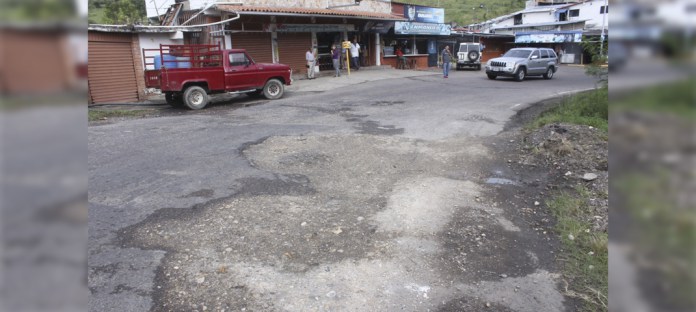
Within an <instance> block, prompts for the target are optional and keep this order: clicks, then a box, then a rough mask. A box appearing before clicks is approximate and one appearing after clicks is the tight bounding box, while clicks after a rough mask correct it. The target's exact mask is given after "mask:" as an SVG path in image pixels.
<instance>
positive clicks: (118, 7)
mask: <svg viewBox="0 0 696 312" xmlns="http://www.w3.org/2000/svg"><path fill="white" fill-rule="evenodd" d="M145 15H146V13H145V1H142V0H140V1H139V0H113V1H111V2H110V3H108V4H107V5H106V8H105V11H104V21H105V22H106V23H109V24H135V23H141V22H142V21H143V20H144V18H145Z"/></svg>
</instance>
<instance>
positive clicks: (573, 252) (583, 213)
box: [546, 187, 609, 311]
mask: <svg viewBox="0 0 696 312" xmlns="http://www.w3.org/2000/svg"><path fill="white" fill-rule="evenodd" d="M589 199H590V193H589V192H588V191H587V190H586V189H585V188H584V187H578V188H576V190H575V192H563V193H560V194H558V195H556V196H555V197H553V198H552V199H551V200H549V201H548V202H547V203H546V204H547V205H548V207H549V208H550V209H551V211H552V213H553V215H554V216H555V217H556V220H557V223H556V227H555V231H556V232H557V233H558V234H559V235H560V237H561V243H562V245H563V250H562V251H561V253H560V255H559V257H560V259H561V261H562V262H563V277H564V284H563V286H564V291H565V295H566V296H569V297H573V298H578V299H580V300H582V301H583V302H584V305H583V307H582V308H581V309H580V310H579V311H607V304H608V302H607V301H608V300H607V294H608V288H609V286H608V280H609V277H608V274H609V268H608V260H609V252H608V248H607V244H608V242H609V236H608V234H607V233H605V232H594V231H592V230H591V228H592V224H591V223H590V222H589V220H592V218H593V215H592V212H591V210H590V208H589V205H588V204H587V203H588V201H589Z"/></svg>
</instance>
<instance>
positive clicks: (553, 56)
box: [548, 50, 558, 58]
mask: <svg viewBox="0 0 696 312" xmlns="http://www.w3.org/2000/svg"><path fill="white" fill-rule="evenodd" d="M548 51H549V57H550V58H557V57H558V56H556V52H554V51H553V50H548Z"/></svg>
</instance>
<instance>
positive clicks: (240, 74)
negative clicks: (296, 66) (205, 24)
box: [143, 45, 292, 109]
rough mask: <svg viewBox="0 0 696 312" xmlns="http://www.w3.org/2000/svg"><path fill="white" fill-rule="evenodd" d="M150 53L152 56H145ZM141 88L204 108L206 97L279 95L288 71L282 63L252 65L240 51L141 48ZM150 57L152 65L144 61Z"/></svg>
mask: <svg viewBox="0 0 696 312" xmlns="http://www.w3.org/2000/svg"><path fill="white" fill-rule="evenodd" d="M148 52H150V54H152V53H153V52H154V53H156V54H154V55H150V56H147V55H146V54H147V53H148ZM143 57H144V58H145V64H146V65H154V68H155V69H153V70H152V69H151V70H146V71H145V85H146V87H148V88H158V89H161V90H162V92H163V93H164V95H165V99H166V101H167V103H169V104H170V105H172V106H175V107H178V106H181V107H184V106H185V107H188V108H190V109H202V108H204V107H205V106H206V105H207V104H208V102H209V100H210V98H209V95H210V94H216V93H231V92H233V93H250V94H252V95H259V96H260V95H263V96H265V97H266V98H268V99H278V98H281V97H282V96H283V93H284V90H285V85H290V84H291V83H292V78H291V76H292V70H291V69H290V67H289V66H287V65H283V64H263V63H256V62H254V60H253V59H252V58H251V57H250V56H249V55H248V54H247V53H246V51H245V50H243V49H231V50H222V49H220V46H219V45H218V46H216V45H160V48H159V49H143ZM149 58H152V59H153V60H154V61H153V62H152V63H149V62H148V59H149Z"/></svg>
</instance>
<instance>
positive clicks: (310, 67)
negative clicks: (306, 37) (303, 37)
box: [305, 48, 317, 79]
mask: <svg viewBox="0 0 696 312" xmlns="http://www.w3.org/2000/svg"><path fill="white" fill-rule="evenodd" d="M305 59H306V60H307V79H314V66H316V63H317V62H316V60H315V58H314V52H312V48H309V50H307V53H305Z"/></svg>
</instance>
